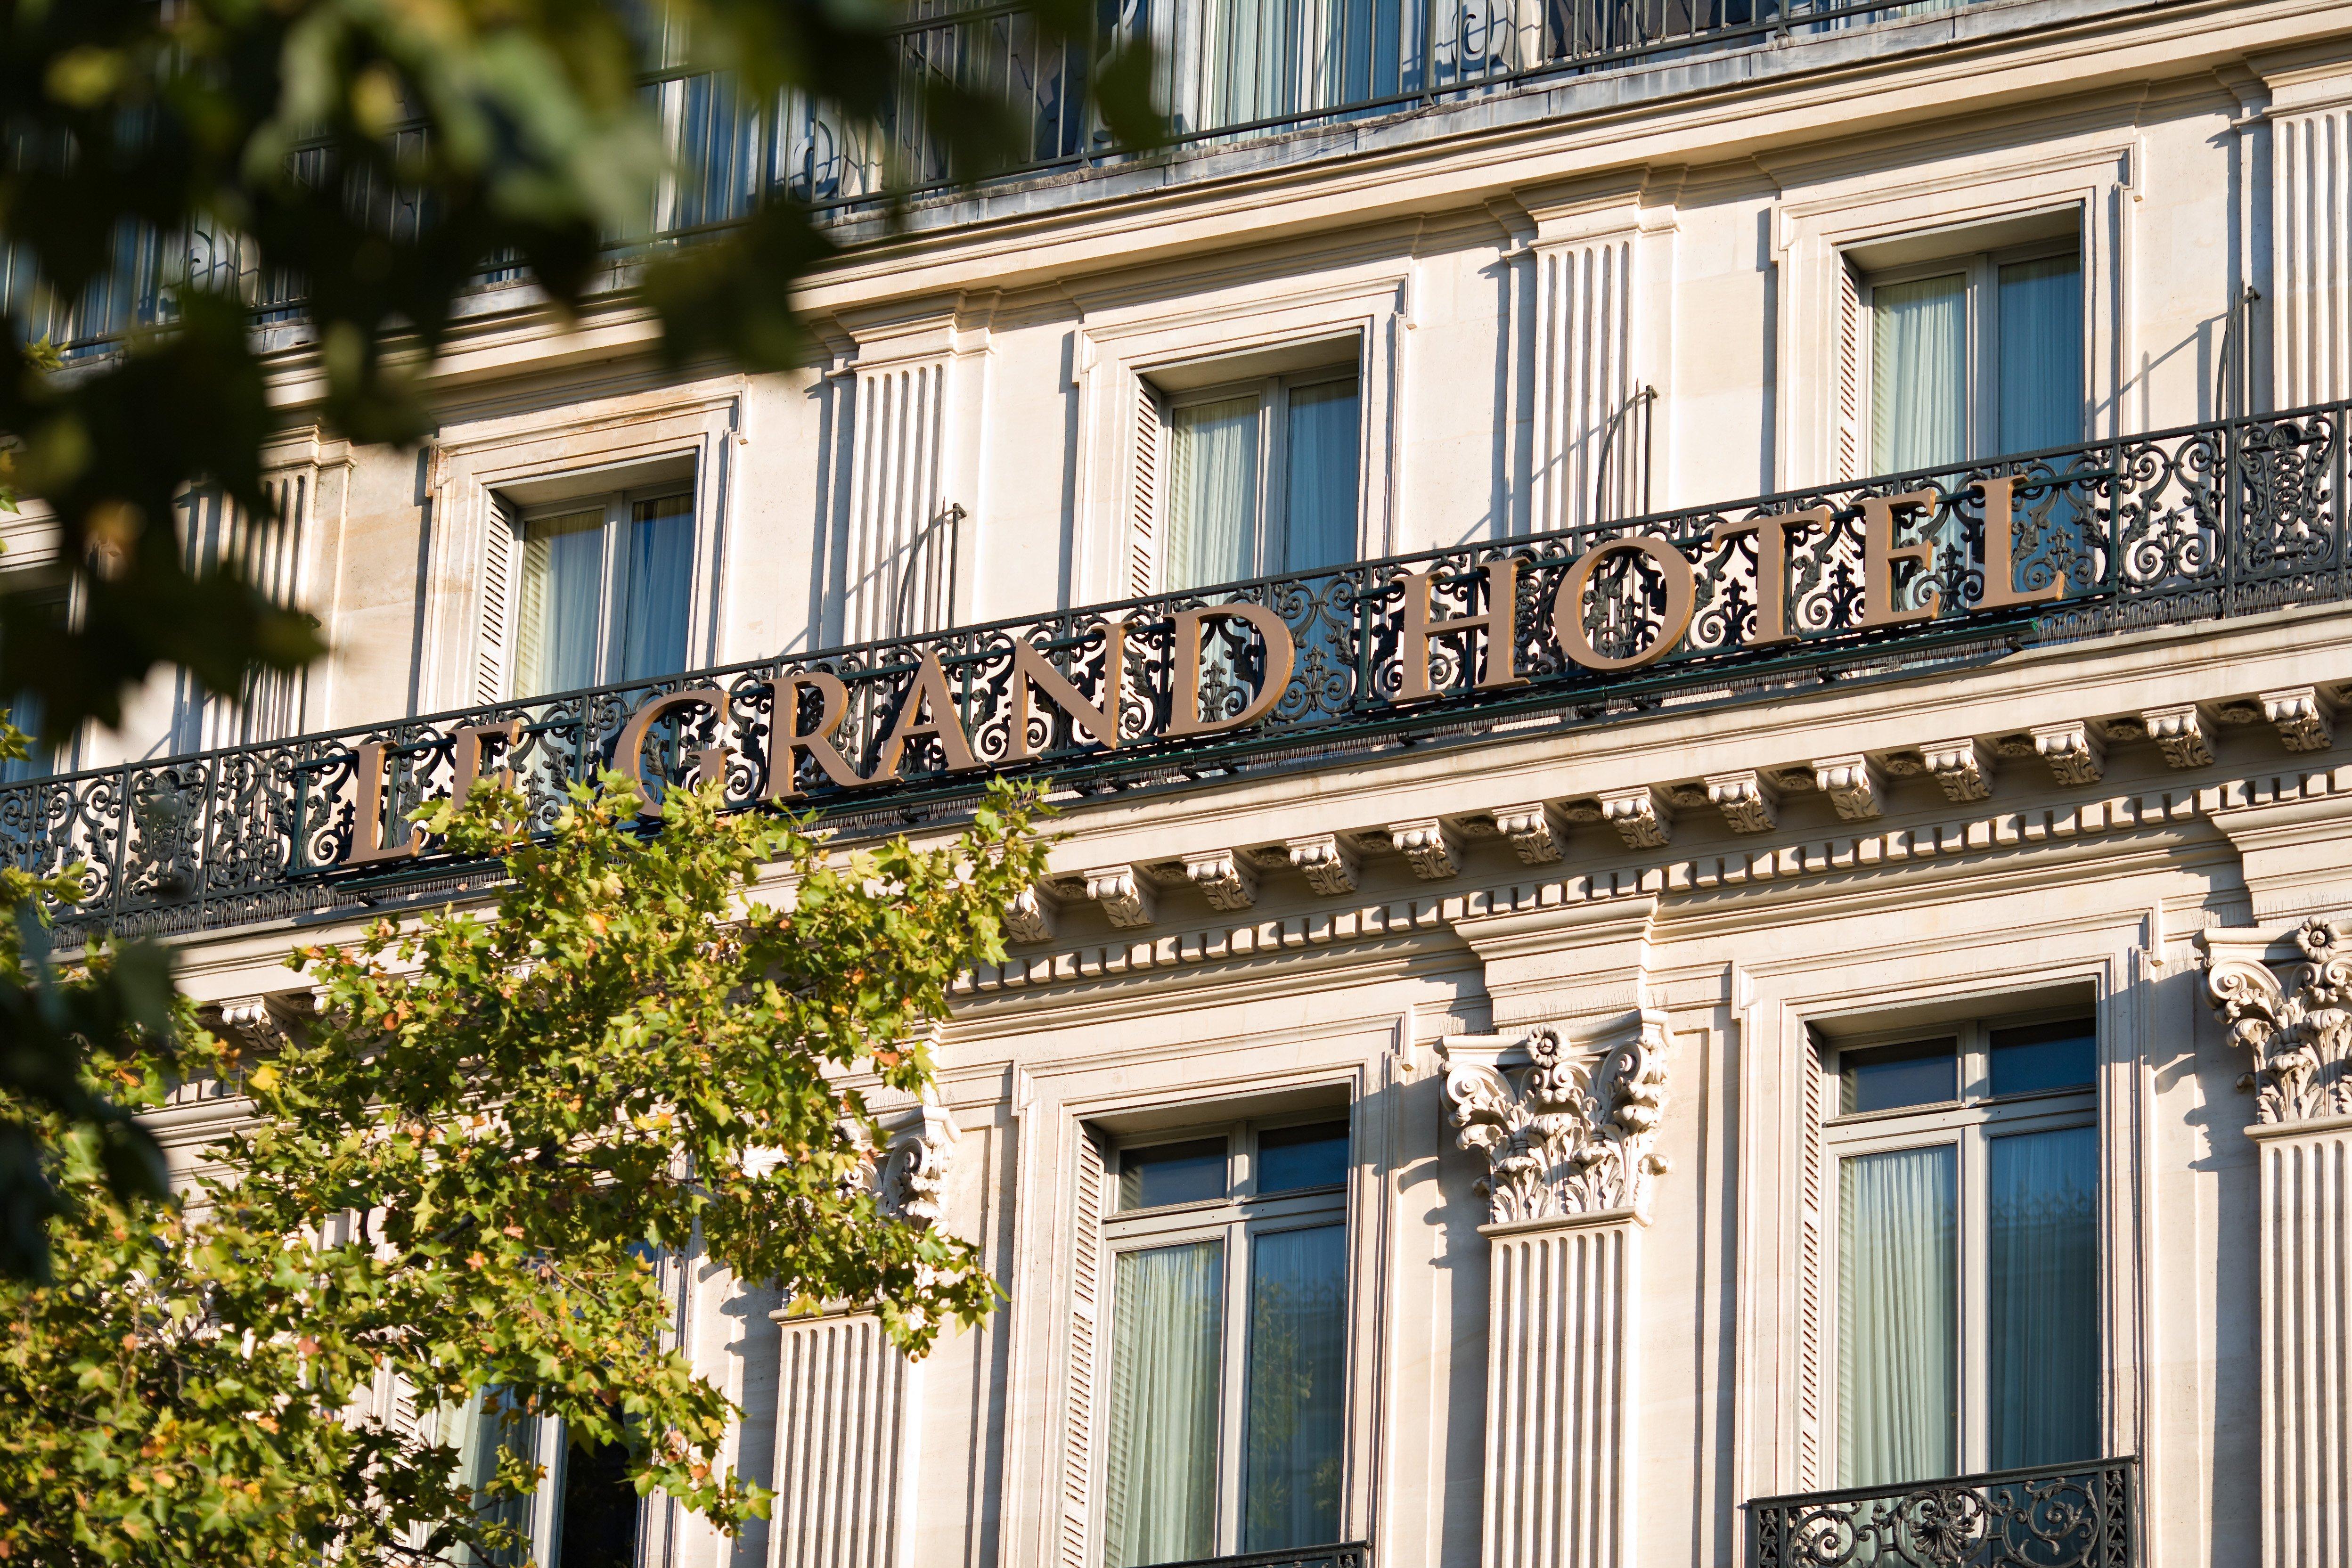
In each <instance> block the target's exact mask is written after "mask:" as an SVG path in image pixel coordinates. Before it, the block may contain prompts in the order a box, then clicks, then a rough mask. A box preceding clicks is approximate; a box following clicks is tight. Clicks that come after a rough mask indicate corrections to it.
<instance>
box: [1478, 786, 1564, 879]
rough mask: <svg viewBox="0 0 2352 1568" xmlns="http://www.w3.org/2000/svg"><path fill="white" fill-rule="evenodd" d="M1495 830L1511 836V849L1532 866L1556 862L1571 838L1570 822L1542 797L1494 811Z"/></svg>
mask: <svg viewBox="0 0 2352 1568" xmlns="http://www.w3.org/2000/svg"><path fill="white" fill-rule="evenodd" d="M1495 831H1496V832H1497V833H1499V834H1501V835H1502V836H1503V837H1506V838H1507V839H1509V840H1510V841H1511V849H1512V852H1513V853H1515V854H1517V856H1518V858H1519V859H1520V860H1521V861H1522V862H1523V863H1525V864H1527V865H1529V866H1549V865H1552V864H1554V863H1555V862H1557V861H1558V860H1559V858H1560V856H1561V854H1562V853H1563V852H1564V851H1565V847H1566V842H1567V838H1568V824H1567V823H1565V822H1563V821H1562V820H1561V819H1560V816H1559V813H1557V812H1555V811H1553V810H1552V808H1551V807H1550V806H1549V805H1545V804H1544V803H1543V802H1541V801H1538V802H1536V803H1535V804H1534V805H1507V806H1505V807H1503V808H1502V809H1501V810H1500V811H1497V812H1496V813H1495Z"/></svg>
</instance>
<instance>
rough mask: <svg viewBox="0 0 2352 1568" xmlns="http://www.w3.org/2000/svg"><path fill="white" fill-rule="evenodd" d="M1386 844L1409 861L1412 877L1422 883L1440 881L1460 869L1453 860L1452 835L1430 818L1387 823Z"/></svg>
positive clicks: (1457, 863) (1457, 861)
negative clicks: (1387, 842) (1387, 836)
mask: <svg viewBox="0 0 2352 1568" xmlns="http://www.w3.org/2000/svg"><path fill="white" fill-rule="evenodd" d="M1389 843H1390V844H1391V845H1392V846H1394V847H1395V849H1396V852H1397V853H1398V854H1400V855H1402V856H1403V857H1404V858H1406V859H1407V860H1410V861H1412V874H1413V875H1414V876H1416V877H1418V878H1420V879H1422V880H1423V881H1424V882H1438V881H1443V880H1444V879H1446V878H1448V877H1452V876H1455V875H1458V874H1459V873H1460V871H1461V869H1462V863H1461V862H1460V861H1459V860H1458V859H1456V858H1454V840H1453V835H1452V834H1451V833H1450V832H1449V831H1448V830H1447V828H1446V826H1445V824H1444V823H1443V822H1440V821H1439V820H1438V819H1437V818H1435V817H1433V816H1432V817H1425V818H1423V820H1421V821H1419V822H1395V823H1391V824H1390V825H1389Z"/></svg>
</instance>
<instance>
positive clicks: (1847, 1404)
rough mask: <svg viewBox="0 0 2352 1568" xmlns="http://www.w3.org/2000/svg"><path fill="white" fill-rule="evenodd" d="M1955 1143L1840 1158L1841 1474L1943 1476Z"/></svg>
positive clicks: (1948, 1446)
mask: <svg viewBox="0 0 2352 1568" xmlns="http://www.w3.org/2000/svg"><path fill="white" fill-rule="evenodd" d="M1957 1167H1958V1159H1957V1154H1956V1151H1955V1150H1954V1149H1953V1148H1952V1146H1951V1145H1950V1144H1948V1143H1946V1144H1941V1145H1938V1146H1937V1147H1935V1148H1931V1149H1898V1150H1895V1152H1891V1153H1885V1154H1862V1155H1856V1156H1854V1157H1853V1158H1851V1159H1847V1160H1844V1161H1843V1162H1841V1163H1839V1166H1838V1485H1840V1486H1842V1487H1867V1486H1879V1485H1883V1484H1887V1483H1892V1482H1901V1481H1915V1480H1927V1479H1933V1478H1936V1477H1939V1476H1948V1475H1950V1474H1952V1473H1953V1471H1954V1469H1955V1468H1957V1467H1956V1465H1955V1463H1954V1443H1955V1439H1956V1437H1957V1436H1958V1425H1959V1375H1958V1355H1959V1347H1958V1300H1957V1298H1956V1296H1955V1289H1956V1282H1955V1279H1954V1275H1955V1271H1956V1269H1957V1268H1958V1261H1957V1259H1956V1258H1955V1257H1954V1255H1953V1254H1954V1240H1955V1237H1956V1234H1957V1229H1956V1208H1957V1204H1956V1197H1955V1192H1954V1184H1955V1181H1956V1179H1957V1178H1956V1173H1957Z"/></svg>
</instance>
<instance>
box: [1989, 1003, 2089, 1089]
mask: <svg viewBox="0 0 2352 1568" xmlns="http://www.w3.org/2000/svg"><path fill="white" fill-rule="evenodd" d="M2098 1047H2099V1037H2098V1032H2097V1030H2096V1029H2095V1027H2094V1026H2092V1024H2091V1021H2090V1020H2089V1019H2087V1018H2074V1019H2069V1020H2067V1021H2066V1022H2065V1023H2063V1024H2029V1025H2026V1026H2023V1027H2021V1028H2015V1029H1995V1030H1994V1031H1993V1032H1992V1091H1993V1093H1994V1094H1995V1095H1997V1096H1998V1095H2003V1094H2038V1093H2040V1092H2041V1091H2042V1090H2043V1089H2087V1088H2089V1087H2090V1085H2091V1082H2092V1079H2093V1078H2094V1077H2095V1068H2097V1066H2098Z"/></svg>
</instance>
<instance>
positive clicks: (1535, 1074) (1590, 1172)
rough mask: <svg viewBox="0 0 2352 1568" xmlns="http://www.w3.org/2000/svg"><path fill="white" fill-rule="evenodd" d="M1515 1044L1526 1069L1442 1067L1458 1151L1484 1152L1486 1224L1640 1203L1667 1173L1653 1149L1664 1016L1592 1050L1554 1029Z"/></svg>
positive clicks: (1466, 1064) (1662, 1081)
mask: <svg viewBox="0 0 2352 1568" xmlns="http://www.w3.org/2000/svg"><path fill="white" fill-rule="evenodd" d="M1520 1043H1521V1044H1522V1045H1523V1046H1524V1047H1526V1049H1527V1052H1528V1056H1529V1057H1530V1058H1533V1059H1532V1061H1531V1063H1530V1065H1528V1067H1525V1068H1508V1069H1507V1068H1497V1067H1493V1066H1489V1065H1487V1064H1486V1063H1484V1062H1476V1061H1460V1062H1456V1063H1455V1064H1454V1066H1453V1067H1452V1068H1449V1069H1448V1071H1447V1073H1446V1079H1445V1098H1446V1099H1447V1100H1449V1101H1450V1102H1451V1103H1452V1105H1453V1107H1454V1110H1453V1116H1452V1120H1453V1122H1454V1127H1455V1128H1457V1129H1458V1130H1459V1136H1460V1142H1461V1144H1462V1147H1463V1148H1464V1149H1465V1150H1475V1151H1483V1152H1485V1153H1486V1167H1487V1174H1486V1180H1485V1181H1483V1182H1481V1183H1480V1184H1479V1190H1480V1192H1481V1193H1482V1194H1484V1195H1485V1196H1486V1200H1487V1210H1488V1213H1487V1218H1488V1221H1489V1223H1492V1224H1496V1225H1509V1224H1513V1223H1516V1222H1518V1221H1521V1220H1536V1219H1554V1218H1562V1217H1566V1216H1568V1215H1581V1214H1595V1213H1599V1212H1601V1211H1603V1210H1608V1209H1627V1208H1630V1209H1636V1210H1642V1209H1646V1208H1647V1206H1648V1203H1649V1187H1650V1182H1651V1178H1653V1177H1654V1176H1658V1175H1663V1174H1664V1173H1665V1169H1666V1162H1665V1160H1664V1157H1663V1156H1661V1155H1659V1154H1658V1153H1657V1152H1655V1150H1654V1145H1655V1144H1656V1142H1657V1133H1658V1121H1659V1118H1660V1116H1661V1115H1662V1114H1663V1113H1664V1110H1665V1103H1666V1055H1665V1043H1666V1041H1665V1030H1664V1021H1663V1020H1661V1019H1657V1018H1656V1017H1655V1016H1654V1015H1650V1014H1644V1015H1643V1017H1642V1023H1641V1026H1640V1027H1639V1028H1638V1029H1637V1030H1636V1031H1635V1032H1634V1033H1633V1036H1632V1037H1631V1038H1629V1039H1626V1040H1625V1041H1623V1042H1622V1043H1621V1044H1619V1045H1616V1046H1613V1047H1609V1048H1607V1049H1605V1050H1602V1051H1601V1052H1600V1053H1598V1054H1597V1055H1591V1054H1584V1053H1579V1052H1577V1051H1576V1050H1575V1048H1574V1047H1571V1046H1570V1045H1569V1044H1568V1043H1567V1042H1566V1041H1564V1040H1563V1039H1562V1038H1561V1037H1560V1036H1559V1031H1557V1030H1554V1029H1538V1030H1536V1031H1535V1032H1534V1033H1533V1034H1530V1035H1528V1037H1526V1038H1525V1039H1524V1040H1523V1041H1521V1042H1520ZM1580 1058H1581V1059H1580Z"/></svg>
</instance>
